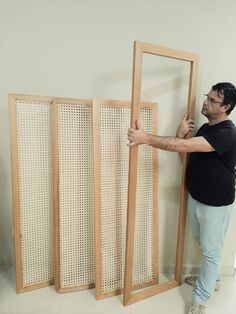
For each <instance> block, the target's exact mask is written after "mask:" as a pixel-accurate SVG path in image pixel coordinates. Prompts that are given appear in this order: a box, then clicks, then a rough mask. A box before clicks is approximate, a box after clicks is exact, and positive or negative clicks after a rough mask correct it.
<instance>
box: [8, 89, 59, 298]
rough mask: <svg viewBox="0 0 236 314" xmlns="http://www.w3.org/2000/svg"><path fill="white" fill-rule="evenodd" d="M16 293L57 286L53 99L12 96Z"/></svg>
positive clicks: (10, 98)
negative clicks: (51, 112)
mask: <svg viewBox="0 0 236 314" xmlns="http://www.w3.org/2000/svg"><path fill="white" fill-rule="evenodd" d="M9 100H10V118H11V120H10V122H11V140H12V141H11V143H12V176H13V205H14V233H15V263H16V289H17V292H23V291H27V290H31V289H35V288H39V287H43V286H46V285H49V284H52V281H53V253H54V252H53V221H52V219H53V218H52V200H53V195H52V153H51V140H50V136H51V130H50V102H51V99H50V98H46V97H43V98H42V97H34V96H23V95H10V97H9Z"/></svg>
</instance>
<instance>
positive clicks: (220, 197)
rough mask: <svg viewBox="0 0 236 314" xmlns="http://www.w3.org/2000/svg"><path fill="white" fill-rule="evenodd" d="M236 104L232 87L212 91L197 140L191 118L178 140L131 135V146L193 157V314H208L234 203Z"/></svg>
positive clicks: (190, 180) (186, 119)
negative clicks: (197, 257)
mask: <svg viewBox="0 0 236 314" xmlns="http://www.w3.org/2000/svg"><path fill="white" fill-rule="evenodd" d="M235 104H236V90H235V86H234V85H233V84H231V83H225V82H224V83H218V84H216V85H214V86H213V87H212V89H211V90H210V92H209V93H208V94H207V95H206V99H205V101H204V102H203V106H202V110H201V113H202V114H203V115H204V116H205V117H206V118H207V119H208V123H205V124H204V125H203V126H202V127H200V129H199V130H198V132H197V134H196V136H195V137H192V138H189V139H186V138H185V137H186V135H187V134H188V132H189V131H192V130H193V128H194V121H193V120H192V119H191V118H190V117H189V115H188V114H186V115H185V116H184V117H183V119H182V121H181V123H180V125H179V128H178V130H177V133H176V137H169V136H155V135H151V134H147V133H145V132H144V131H143V130H142V129H141V127H140V125H139V123H138V122H137V130H135V129H132V128H130V129H129V130H128V140H129V141H130V143H129V144H128V145H129V146H130V147H132V146H134V145H139V144H148V145H151V146H153V147H156V148H159V149H163V150H167V151H172V152H179V153H190V156H189V162H188V167H187V174H186V185H187V189H188V191H189V201H188V214H189V218H190V223H191V227H192V232H193V235H194V238H195V239H196V241H197V242H198V243H199V245H200V248H201V253H202V263H201V268H200V273H199V276H198V277H197V279H196V282H195V283H194V284H195V285H194V290H193V297H192V300H193V305H192V306H191V308H190V309H189V312H188V314H204V313H205V304H206V302H207V300H208V299H209V297H210V295H211V294H212V293H213V291H214V289H215V286H216V282H217V280H218V276H219V264H220V256H221V251H222V248H223V241H224V237H225V234H226V231H227V227H228V223H229V218H230V214H231V210H232V204H233V202H234V198H235V166H236V127H235V125H234V124H233V122H232V121H231V120H229V119H228V115H229V114H230V112H231V111H232V110H233V109H234V107H235Z"/></svg>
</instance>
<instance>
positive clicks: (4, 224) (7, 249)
mask: <svg viewBox="0 0 236 314" xmlns="http://www.w3.org/2000/svg"><path fill="white" fill-rule="evenodd" d="M8 180H9V178H7V171H6V167H5V166H4V163H3V160H2V157H1V156H0V247H1V254H0V272H1V271H5V270H6V269H8V268H9V267H10V266H11V265H12V263H13V240H12V210H11V208H10V205H9V203H8V193H7V182H8Z"/></svg>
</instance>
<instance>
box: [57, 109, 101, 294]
mask: <svg viewBox="0 0 236 314" xmlns="http://www.w3.org/2000/svg"><path fill="white" fill-rule="evenodd" d="M92 144H93V141H92V105H91V106H90V105H79V104H77V105H72V104H60V105H58V150H59V217H60V221H59V225H60V249H59V250H60V274H59V276H60V286H61V290H63V289H66V288H73V289H74V290H75V289H78V290H79V289H83V288H88V287H89V286H90V285H91V284H94V281H95V279H94V276H95V271H94V267H95V265H94V239H93V237H94V218H93V215H94V209H93V208H94V204H93V145H92ZM67 290H68V289H67Z"/></svg>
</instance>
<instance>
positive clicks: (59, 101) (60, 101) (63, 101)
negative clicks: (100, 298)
mask: <svg viewBox="0 0 236 314" xmlns="http://www.w3.org/2000/svg"><path fill="white" fill-rule="evenodd" d="M91 104H92V99H87V100H86V99H72V98H62V97H54V98H53V103H52V116H51V124H52V148H53V150H52V154H53V217H54V228H55V229H54V250H55V253H54V260H55V262H54V267H55V271H54V276H55V289H56V291H57V292H59V293H67V292H73V291H78V290H84V289H92V288H94V287H95V284H84V285H80V286H76V287H66V288H62V287H61V279H60V278H61V277H60V273H61V269H60V254H61V253H60V203H59V196H60V194H59V193H60V192H59V150H58V143H59V138H58V135H59V130H58V118H57V112H58V106H59V105H65V106H69V105H88V106H91Z"/></svg>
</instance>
